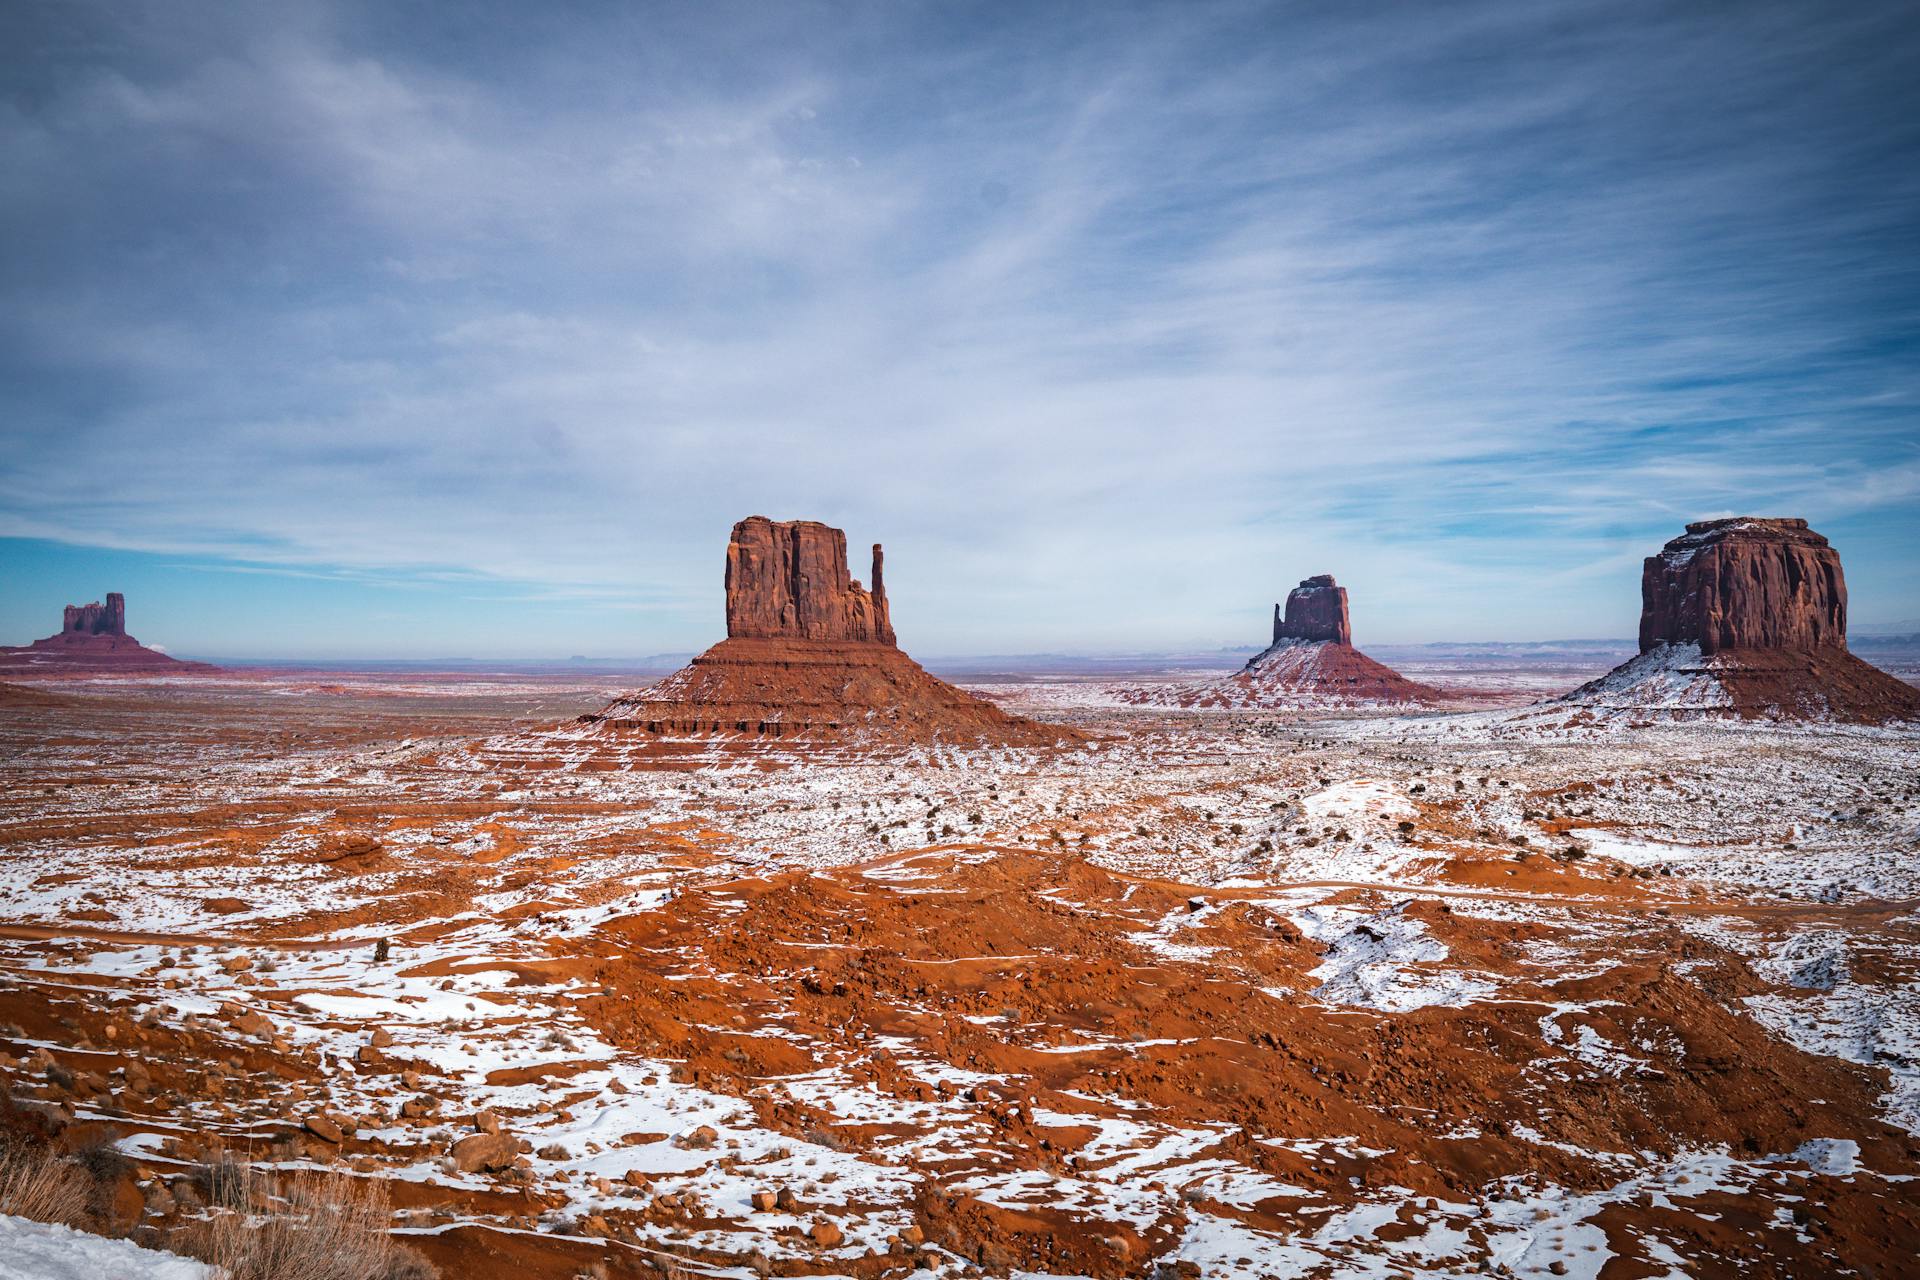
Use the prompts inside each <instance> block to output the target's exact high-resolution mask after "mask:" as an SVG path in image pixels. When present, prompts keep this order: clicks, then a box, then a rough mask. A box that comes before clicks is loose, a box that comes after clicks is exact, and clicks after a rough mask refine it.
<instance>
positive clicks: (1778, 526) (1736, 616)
mask: <svg viewBox="0 0 1920 1280" xmlns="http://www.w3.org/2000/svg"><path fill="white" fill-rule="evenodd" d="M1640 599H1641V605H1640V652H1642V653H1647V652H1649V651H1651V650H1653V649H1656V648H1658V647H1659V646H1661V645H1663V644H1697V645H1699V646H1700V651H1701V653H1703V654H1712V653H1719V652H1721V651H1723V650H1727V649H1743V650H1744V649H1792V650H1799V651H1805V652H1810V651H1813V650H1818V649H1845V648H1846V647H1847V583H1846V579H1845V578H1844V577H1843V576H1842V575H1841V572H1840V553H1839V552H1837V551H1835V550H1834V549H1833V548H1832V547H1830V546H1828V545H1827V540H1826V539H1825V538H1823V537H1821V536H1820V535H1819V534H1817V533H1815V532H1814V531H1813V530H1811V529H1809V528H1807V522H1806V521H1805V520H1763V519H1756V518H1750V517H1739V518H1735V519H1731V520H1704V521H1701V522H1699V523H1696V524H1690V525H1688V526H1687V531H1686V532H1685V533H1684V534H1682V535H1681V536H1680V537H1678V538H1675V539H1674V540H1673V541H1671V542H1669V543H1668V544H1667V545H1666V546H1665V547H1664V548H1662V550H1661V552H1660V554H1659V555H1656V556H1648V557H1647V561H1646V567H1645V569H1644V570H1643V571H1642V573H1641V577H1640Z"/></svg>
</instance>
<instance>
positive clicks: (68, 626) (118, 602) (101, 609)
mask: <svg viewBox="0 0 1920 1280" xmlns="http://www.w3.org/2000/svg"><path fill="white" fill-rule="evenodd" d="M213 670H216V668H214V667H211V666H209V665H207V664H206V663H204V662H182V661H180V660H179V659H178V658H170V657H168V656H167V655H166V654H164V653H161V652H160V651H159V650H158V649H149V648H147V647H146V646H145V645H143V644H141V643H140V642H139V641H138V640H136V639H134V638H133V637H132V636H130V635H128V634H127V600H126V597H125V596H123V595H121V594H120V593H119V592H118V591H111V592H108V593H107V602H106V603H105V604H101V603H100V602H99V601H97V600H96V601H94V602H93V603H92V604H70V605H68V606H67V607H66V609H65V610H64V611H63V613H62V616H61V620H60V631H59V633H58V634H56V635H51V636H48V637H47V638H46V639H44V640H35V641H34V642H33V643H32V644H29V645H19V646H15V647H11V648H0V672H5V673H6V674H8V675H12V676H20V675H60V674H67V673H74V674H101V673H109V672H115V671H137V672H140V673H142V674H168V675H178V674H186V673H189V672H202V671H213Z"/></svg>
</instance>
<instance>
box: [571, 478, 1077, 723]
mask: <svg viewBox="0 0 1920 1280" xmlns="http://www.w3.org/2000/svg"><path fill="white" fill-rule="evenodd" d="M882 563H883V560H882V554H881V550H880V547H879V546H878V544H876V545H875V546H874V548H873V589H872V590H871V591H869V590H868V589H867V588H866V587H864V586H862V585H861V584H860V582H859V581H858V580H857V579H854V578H853V577H851V576H850V575H849V573H848V570H847V538H846V534H844V533H842V532H841V531H840V530H838V529H835V528H832V527H830V526H828V525H824V524H820V523H818V522H816V521H812V520H784V521H776V520H769V519H767V518H766V517H765V516H751V517H749V518H747V519H745V520H742V521H740V523H738V524H736V525H735V526H734V527H733V536H732V538H731V539H730V540H729V541H728V543H727V571H726V589H727V638H726V639H725V640H723V641H721V642H720V643H719V644H716V645H714V646H713V647H712V648H711V649H708V650H707V651H706V652H705V653H703V654H701V655H700V656H699V657H697V658H695V659H694V660H693V661H692V662H691V663H690V664H689V665H687V666H686V667H684V668H682V669H681V670H680V671H678V672H676V673H674V674H673V675H671V676H669V677H668V678H667V679H665V680H663V681H661V682H660V683H659V684H657V685H654V686H652V687H651V688H648V689H642V690H640V691H638V692H637V693H634V694H632V695H630V696H628V697H625V698H621V699H618V700H616V701H615V702H613V703H611V704H610V705H608V707H607V708H606V710H604V711H603V712H601V713H600V714H599V715H597V716H589V717H586V720H587V722H588V723H590V724H595V725H599V726H603V727H605V728H607V729H609V730H614V731H620V730H625V731H633V732H640V733H646V734H653V735H660V736H665V737H705V736H714V735H727V736H738V737H745V738H753V739H783V740H795V741H834V740H842V739H851V738H860V739H865V740H871V741H883V742H887V743H900V744H922V743H932V742H952V743H962V742H965V743H990V744H1004V745H1017V746H1036V745H1055V744H1061V743H1067V742H1072V741H1077V740H1078V738H1079V735H1078V734H1076V733H1074V732H1073V731H1072V730H1069V729H1064V728H1060V727H1058V726H1054V725H1048V724H1042V723H1039V722H1037V721H1033V720H1025V719H1021V718H1019V717H1017V716H1012V715H1009V714H1007V713H1006V712H1005V711H1002V710H1001V709H1000V708H998V707H996V706H994V705H993V704H992V703H990V702H987V701H984V700H982V699H980V698H976V697H974V696H972V695H971V694H968V693H964V692H962V691H961V690H959V689H957V688H955V687H954V686H952V685H950V684H948V683H946V682H945V681H944V680H939V679H936V678H935V677H933V676H931V675H929V674H927V672H926V671H925V670H924V669H923V668H922V667H921V666H920V665H919V664H918V663H916V662H914V661H913V659H911V658H909V657H908V656H907V655H906V654H904V653H902V652H901V651H900V649H899V648H898V647H897V645H896V644H895V640H894V631H893V620H892V617H891V614H890V612H889V610H888V607H887V593H886V585H885V581H884V579H883V577H882Z"/></svg>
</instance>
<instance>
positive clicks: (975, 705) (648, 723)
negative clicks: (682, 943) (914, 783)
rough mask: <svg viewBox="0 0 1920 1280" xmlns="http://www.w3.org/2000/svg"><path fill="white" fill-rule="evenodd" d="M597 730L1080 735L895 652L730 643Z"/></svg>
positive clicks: (913, 739) (998, 738)
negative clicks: (1011, 709) (1014, 710)
mask: <svg viewBox="0 0 1920 1280" xmlns="http://www.w3.org/2000/svg"><path fill="white" fill-rule="evenodd" d="M590 719H591V720H592V722H594V723H598V724H604V725H608V726H612V727H625V728H631V729H636V730H640V731H642V732H646V733H657V734H670V735H674V736H685V735H698V734H744V735H750V736H754V737H765V738H795V739H808V740H813V739H821V738H837V737H841V736H875V737H880V738H884V739H886V740H888V741H894V742H909V743H918V742H933V741H944V742H954V741H991V742H996V743H1006V744H1010V745H1023V746H1040V745H1049V744H1055V743H1061V742H1066V741H1071V740H1073V739H1074V738H1075V737H1076V736H1077V735H1075V734H1074V733H1073V732H1072V731H1071V730H1067V729H1062V728H1059V727H1057V726H1054V725H1048V724H1041V723H1039V722H1037V721H1032V720H1023V719H1021V718H1019V717H1017V716H1011V715H1008V714H1007V713H1006V712H1004V711H1002V710H1001V709H1000V708H998V707H996V706H994V705H993V704H992V703H990V702H987V701H985V700H983V699H980V698H976V697H974V696H973V695H971V694H969V693H965V692H963V691H961V690H959V689H956V688H954V687H953V686H952V685H950V684H948V683H947V682H946V681H944V680H939V679H936V678H935V677H933V676H930V675H928V674H927V672H926V671H925V669H924V668H922V667H921V666H920V664H919V663H917V662H915V661H914V660H913V659H912V658H909V657H908V656H907V655H906V654H904V653H902V652H900V650H898V649H896V648H894V647H893V646H892V645H884V644H852V643H835V642H831V641H820V640H773V639H751V638H749V639H736V640H723V641H721V642H720V643H719V644H717V645H715V646H713V648H711V649H709V650H707V651H706V652H705V653H703V654H701V655H700V656H699V657H697V658H695V659H694V660H693V661H692V663H690V664H689V665H688V666H686V667H685V668H683V669H682V670H680V671H679V672H676V673H675V674H674V675H672V676H669V677H668V678H667V679H665V680H663V681H661V682H660V683H659V684H657V685H655V686H653V687H652V688H651V689H645V690H642V691H641V692H640V693H638V694H635V695H633V696H632V697H629V698H622V699H620V700H619V701H617V702H615V703H613V704H612V705H610V706H608V707H607V709H606V710H605V711H603V712H601V713H600V714H599V715H598V716H594V717H591V718H590Z"/></svg>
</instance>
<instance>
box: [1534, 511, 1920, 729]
mask: <svg viewBox="0 0 1920 1280" xmlns="http://www.w3.org/2000/svg"><path fill="white" fill-rule="evenodd" d="M1561 702H1563V703H1568V702H1570V703H1574V704H1577V705H1579V706H1582V707H1586V708H1590V709H1592V710H1595V711H1599V712H1603V713H1608V714H1614V713H1618V714H1625V715H1628V716H1643V717H1651V718H1667V719H1672V718H1700V717H1738V718H1742V719H1774V720H1831V721H1843V722H1854V723H1881V722H1884V721H1888V720H1909V719H1920V689H1915V688H1914V687H1913V686H1912V685H1910V684H1907V683H1906V682H1905V681H1902V680H1899V679H1896V678H1895V677H1893V676H1890V675H1888V674H1887V673H1886V672H1884V671H1882V670H1880V669H1879V668H1878V667H1875V666H1873V665H1871V664H1870V663H1867V662H1863V661H1861V660H1860V659H1859V658H1858V657H1856V656H1854V655H1853V654H1852V653H1851V652H1849V651H1848V649H1847V583H1846V577H1845V576H1844V575H1843V574H1842V572H1841V569H1840V553H1839V552H1838V551H1836V550H1834V548H1833V547H1832V546H1830V545H1829V544H1828V542H1827V540H1826V539H1825V538H1823V537H1821V536H1820V535H1819V534H1818V533H1815V532H1814V531H1813V530H1812V529H1809V528H1808V527H1807V522H1806V521H1805V520H1798V519H1765V518H1760V517H1755V516H1739V517H1735V518H1733V519H1726V520H1703V521H1699V522H1697V523H1694V524H1689V525H1688V526H1687V530H1686V532H1685V533H1683V534H1681V535H1680V536H1679V537H1677V538H1675V539H1673V540H1672V541H1671V542H1669V543H1667V545H1666V546H1664V547H1662V548H1661V550H1660V553H1659V554H1658V555H1653V556H1649V557H1647V560H1646V564H1645V567H1644V568H1643V569H1642V571H1641V577H1640V653H1639V655H1638V656H1636V657H1635V658H1633V659H1632V660H1630V661H1628V662H1626V663H1624V664H1622V665H1621V666H1619V667H1616V668H1614V670H1613V671H1611V672H1609V673H1608V674H1607V675H1605V676H1602V677H1601V678H1600V679H1598V680H1595V681H1593V682H1592V683H1590V684H1586V685H1583V686H1581V687H1580V688H1579V689H1576V690H1575V691H1574V692H1573V693H1571V694H1568V695H1567V696H1566V697H1565V698H1564V699H1561Z"/></svg>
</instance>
